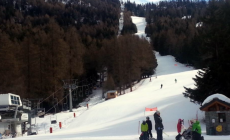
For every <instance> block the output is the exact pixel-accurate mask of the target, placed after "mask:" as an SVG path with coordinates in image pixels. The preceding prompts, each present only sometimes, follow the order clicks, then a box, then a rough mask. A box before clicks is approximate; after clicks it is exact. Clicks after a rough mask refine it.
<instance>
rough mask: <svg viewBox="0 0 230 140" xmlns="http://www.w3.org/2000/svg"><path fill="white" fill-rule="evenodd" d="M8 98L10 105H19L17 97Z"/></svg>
mask: <svg viewBox="0 0 230 140" xmlns="http://www.w3.org/2000/svg"><path fill="white" fill-rule="evenodd" d="M10 98H11V103H12V104H15V105H20V102H19V97H16V96H12V95H10Z"/></svg>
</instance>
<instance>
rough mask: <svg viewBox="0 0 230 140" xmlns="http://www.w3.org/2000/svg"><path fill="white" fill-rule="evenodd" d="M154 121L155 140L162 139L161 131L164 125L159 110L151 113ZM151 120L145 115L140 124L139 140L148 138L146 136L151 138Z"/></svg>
mask: <svg viewBox="0 0 230 140" xmlns="http://www.w3.org/2000/svg"><path fill="white" fill-rule="evenodd" d="M153 117H154V121H155V130H156V132H157V140H163V136H162V132H163V129H164V126H163V124H162V119H161V117H160V111H158V110H157V111H156V112H155V113H154V115H153ZM151 131H152V122H151V120H150V119H149V117H146V121H145V120H144V121H143V122H142V124H141V132H142V133H141V137H140V140H148V138H152V137H153V136H152V132H151Z"/></svg>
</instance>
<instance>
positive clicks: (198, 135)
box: [192, 120, 201, 140]
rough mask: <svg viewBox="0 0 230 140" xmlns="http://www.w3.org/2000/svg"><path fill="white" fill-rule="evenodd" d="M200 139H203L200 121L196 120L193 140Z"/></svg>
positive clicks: (193, 126)
mask: <svg viewBox="0 0 230 140" xmlns="http://www.w3.org/2000/svg"><path fill="white" fill-rule="evenodd" d="M200 139H201V127H200V122H199V121H197V120H196V121H195V122H194V123H193V124H192V140H200Z"/></svg>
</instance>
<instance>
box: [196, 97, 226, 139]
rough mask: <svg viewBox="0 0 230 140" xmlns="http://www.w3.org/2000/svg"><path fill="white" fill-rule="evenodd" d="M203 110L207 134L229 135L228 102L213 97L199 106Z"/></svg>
mask: <svg viewBox="0 0 230 140" xmlns="http://www.w3.org/2000/svg"><path fill="white" fill-rule="evenodd" d="M200 110H202V111H205V122H206V134H207V135H230V103H229V102H226V101H223V100H221V99H219V98H213V100H211V101H210V102H208V103H205V104H204V105H202V106H201V107H200Z"/></svg>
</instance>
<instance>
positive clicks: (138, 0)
mask: <svg viewBox="0 0 230 140" xmlns="http://www.w3.org/2000/svg"><path fill="white" fill-rule="evenodd" d="M159 1H160V0H130V2H135V3H136V4H144V3H158V2H159ZM123 2H127V0H123Z"/></svg>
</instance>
